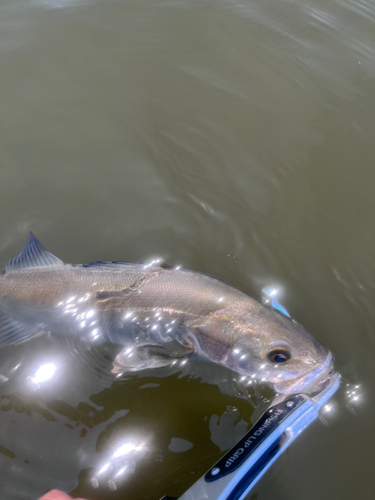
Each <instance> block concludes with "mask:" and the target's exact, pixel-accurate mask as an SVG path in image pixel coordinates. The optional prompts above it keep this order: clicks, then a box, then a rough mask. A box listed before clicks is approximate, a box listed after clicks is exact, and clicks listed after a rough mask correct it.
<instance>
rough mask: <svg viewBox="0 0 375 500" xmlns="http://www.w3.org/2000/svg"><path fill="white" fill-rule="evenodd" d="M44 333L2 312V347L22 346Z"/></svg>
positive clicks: (0, 319)
mask: <svg viewBox="0 0 375 500" xmlns="http://www.w3.org/2000/svg"><path fill="white" fill-rule="evenodd" d="M42 333H44V332H43V331H42V329H41V328H38V327H35V326H29V325H26V324H25V323H21V322H20V321H17V320H16V319H14V318H12V317H11V316H10V315H9V314H7V313H4V312H2V311H0V346H3V345H10V344H21V343H22V342H25V341H26V340H29V339H30V338H31V337H36V336H37V335H41V334H42Z"/></svg>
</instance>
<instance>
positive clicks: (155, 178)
mask: <svg viewBox="0 0 375 500" xmlns="http://www.w3.org/2000/svg"><path fill="white" fill-rule="evenodd" d="M374 20H375V7H374V4H373V3H372V2H367V1H364V0H363V1H362V0H360V1H358V0H357V1H354V0H345V1H343V2H337V1H336V0H328V1H325V2H322V1H321V0H302V1H299V2H296V1H293V0H291V1H288V0H281V1H280V0H279V1H276V0H262V1H261V2H260V1H257V0H254V1H240V0H233V1H230V0H228V1H220V0H219V1H215V2H213V1H211V0H208V1H205V2H203V1H194V0H189V1H187V0H180V1H178V0H171V1H162V0H157V1H150V0H142V1H137V2H136V1H125V0H117V1H111V0H108V1H107V2H105V3H104V2H99V1H85V0H82V1H80V0H56V1H54V0H30V1H28V2H26V1H25V0H17V1H14V0H12V1H10V0H3V1H2V2H1V18H0V67H1V72H0V103H1V114H0V159H1V167H0V210H1V214H2V217H0V234H1V239H0V253H1V255H0V258H1V260H2V261H3V262H5V261H6V260H7V258H9V256H11V255H12V254H14V253H17V252H19V251H20V249H21V248H22V246H23V244H24V242H25V241H26V238H27V233H28V231H29V230H33V231H34V232H35V234H36V236H37V237H38V238H39V239H40V240H41V241H42V242H43V244H44V245H45V246H46V247H47V248H48V249H49V250H50V251H51V252H53V253H54V254H56V255H57V256H58V257H59V258H61V259H62V260H64V261H65V262H71V263H81V262H90V261H95V260H126V261H142V260H145V259H149V258H154V257H160V258H163V259H164V260H166V261H167V262H169V263H170V264H173V265H174V264H178V265H182V266H184V267H186V268H190V269H195V270H197V271H202V272H205V273H209V274H212V275H216V276H221V277H222V278H224V279H226V280H229V281H230V282H232V283H233V284H234V285H235V286H237V287H239V288H241V289H242V290H244V291H246V292H248V293H249V294H250V295H252V296H254V297H255V298H260V296H261V289H262V288H263V287H264V286H266V285H271V284H274V285H275V286H278V287H281V288H282V290H283V295H282V299H281V301H282V303H283V305H284V306H285V307H286V308H287V309H288V311H289V312H290V313H291V315H292V316H293V317H294V318H295V319H296V320H297V321H298V322H300V323H302V324H303V325H304V326H305V327H306V328H307V329H308V330H309V331H310V332H311V333H312V334H313V335H314V336H315V337H316V338H318V339H319V340H321V341H322V342H324V343H325V344H326V345H327V346H328V347H329V348H330V349H331V350H332V352H333V353H334V354H335V356H336V360H337V369H338V370H339V371H340V372H341V373H342V374H343V377H344V384H343V388H342V390H341V391H340V393H339V394H338V395H337V396H336V397H335V398H334V401H333V402H332V407H330V411H326V412H325V413H324V415H322V419H321V421H318V422H316V423H315V424H314V425H312V426H311V427H310V428H309V429H308V430H307V431H306V432H305V433H304V434H303V435H302V436H301V438H300V439H298V440H297V442H296V443H295V444H294V445H293V446H292V447H291V448H290V450H289V451H288V452H287V453H286V454H284V456H282V457H281V458H280V459H279V460H278V461H277V463H276V464H275V465H274V466H273V468H272V469H271V470H270V471H269V472H268V473H267V475H266V476H264V478H263V479H262V480H261V482H259V484H258V485H257V486H256V488H255V490H254V492H253V493H252V494H251V495H250V497H249V498H251V499H252V500H254V499H257V500H268V499H271V498H275V497H277V498H278V499H279V500H300V499H301V497H303V498H304V499H306V500H312V499H316V498H319V499H320V500H331V499H332V498H340V499H342V500H349V499H352V498H366V499H367V498H372V497H373V486H372V470H373V468H374V465H375V452H374V449H375V437H374V432H373V430H372V427H373V425H372V424H373V413H374V410H375V404H374V400H373V389H372V388H373V386H374V384H375V368H374V358H375V334H374V326H373V325H374V319H375V318H374V309H373V304H374V299H375V257H374V256H375V241H374V220H375V217H374V216H375V197H374V195H373V191H374V183H375V169H374V157H375V143H374V127H375V85H374V79H375V65H374V57H375V30H374ZM114 355H115V353H114V351H113V348H112V347H111V346H95V347H93V348H92V349H87V346H83V345H81V344H79V343H74V342H73V341H70V340H64V339H56V338H55V337H54V336H53V335H52V336H50V337H48V338H47V337H39V338H36V339H34V340H32V341H30V342H27V343H25V344H21V345H18V346H9V347H5V348H2V349H1V350H0V374H1V381H0V397H1V402H0V467H1V470H2V472H1V479H0V494H1V495H0V496H1V498H4V500H22V499H25V500H26V499H27V500H33V499H36V498H37V497H38V496H39V495H41V494H42V493H44V492H45V491H46V490H48V489H50V488H53V487H58V488H61V489H63V490H65V491H67V492H72V494H73V495H75V496H78V495H80V496H85V497H87V498H89V499H90V500H96V499H101V498H103V499H104V498H105V499H108V500H111V499H122V498H127V499H129V500H130V499H139V498H142V499H145V500H146V499H150V500H154V499H157V498H159V497H160V496H161V495H162V494H169V495H175V496H177V495H180V494H181V493H182V492H183V491H185V490H186V488H188V487H189V485H190V484H192V483H193V482H194V481H195V480H196V479H197V478H198V477H199V476H200V475H201V474H202V473H203V472H204V471H205V470H206V469H207V468H209V467H210V466H211V465H212V464H213V463H214V462H215V461H216V460H217V459H218V457H220V456H221V454H222V453H223V452H224V451H225V450H226V449H227V448H228V447H230V446H231V445H232V444H233V443H234V442H235V440H236V439H238V438H239V437H240V436H241V435H242V434H243V433H244V432H245V431H246V430H247V428H248V427H249V426H250V425H251V423H252V422H253V421H254V419H255V418H256V417H257V415H258V414H259V412H260V411H261V410H262V408H264V407H265V405H267V404H268V403H267V402H264V401H263V398H264V397H265V398H267V399H268V398H270V397H271V396H272V394H270V391H267V389H266V388H264V387H263V388H262V387H261V388H258V389H256V390H255V389H253V388H252V387H251V386H241V387H240V386H239V385H238V384H237V383H236V382H234V381H233V378H234V375H233V373H232V372H229V371H228V370H225V369H224V368H218V367H212V366H211V367H210V366H208V365H204V366H200V365H199V364H198V365H197V364H195V365H191V364H187V365H184V366H175V367H173V369H171V370H169V371H168V370H166V369H163V370H162V371H158V372H157V373H156V372H150V371H148V372H145V373H143V374H142V376H141V377H138V376H134V375H133V376H131V377H129V378H128V379H127V380H125V379H118V380H113V377H112V376H111V374H110V370H111V360H112V359H113V357H114ZM52 365H53V368H52ZM41 367H44V369H42V371H41V372H39V371H38V370H40V368H41ZM46 367H47V368H46ZM43 370H44V371H43ZM246 383H247V382H246ZM346 384H349V385H348V386H347V385H346ZM242 385H243V384H242ZM357 386H358V387H357ZM244 387H245V388H247V389H248V391H247V390H245V388H244ZM356 387H357V388H356ZM353 391H356V392H353ZM254 407H255V409H254ZM122 469H124V470H123V471H122V473H121V474H119V476H118V477H115V475H116V474H118V473H119V472H120V471H121V470H122ZM115 488H116V489H115Z"/></svg>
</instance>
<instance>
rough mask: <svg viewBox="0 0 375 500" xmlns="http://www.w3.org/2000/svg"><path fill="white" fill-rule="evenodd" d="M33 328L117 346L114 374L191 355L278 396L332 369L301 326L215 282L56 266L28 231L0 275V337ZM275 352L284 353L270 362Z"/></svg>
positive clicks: (9, 338) (157, 271) (143, 269)
mask: <svg viewBox="0 0 375 500" xmlns="http://www.w3.org/2000/svg"><path fill="white" fill-rule="evenodd" d="M40 331H49V332H53V333H57V334H63V335H71V336H74V337H77V338H80V339H82V340H84V341H90V342H112V343H116V344H120V345H123V346H124V349H123V350H122V351H121V353H120V354H119V355H118V357H117V358H116V360H115V370H117V371H121V370H123V371H125V370H139V369H144V368H146V367H158V366H164V365H167V364H170V363H171V362H173V361H174V360H176V359H179V358H181V357H183V356H184V355H189V354H191V353H193V352H194V353H195V355H196V356H198V357H201V358H203V359H206V360H210V361H212V362H215V363H219V364H222V365H224V366H227V367H229V368H231V369H233V370H235V371H237V372H239V373H241V374H244V375H249V376H252V377H253V378H256V379H262V380H264V381H267V382H269V383H270V384H272V385H274V386H275V388H276V389H277V390H278V391H279V392H283V393H293V392H300V391H302V390H305V391H309V390H312V389H313V387H314V386H315V385H316V384H318V383H319V382H321V380H322V379H324V377H327V375H328V373H329V371H330V370H331V369H332V367H333V357H332V355H331V353H330V352H329V351H328V349H327V348H326V347H324V346H323V345H322V344H320V343H319V342H317V341H316V340H315V339H314V338H313V337H312V336H311V335H310V334H308V333H307V332H306V330H304V329H303V327H301V326H300V325H298V324H297V323H295V322H294V321H292V320H290V319H289V318H287V317H286V316H284V315H281V314H279V313H277V312H276V311H274V310H273V309H271V308H268V307H265V306H263V305H262V304H260V303H258V302H257V301H255V300H254V299H252V298H251V297H249V296H248V295H246V294H244V293H243V292H241V291H239V290H237V289H236V288H234V287H232V286H230V285H228V284H226V283H223V282H221V281H220V280H217V279H215V278H212V277H210V276H206V275H204V274H200V273H196V272H193V271H187V270H183V269H178V270H177V269H165V268H163V267H160V266H157V265H147V264H129V263H94V264H91V265H69V264H63V263H62V262H61V261H60V260H59V259H57V258H56V257H54V256H52V255H51V254H49V253H48V252H47V251H46V250H45V249H44V248H43V247H42V246H41V244H40V243H39V242H38V241H37V240H36V238H35V237H34V236H33V235H31V236H30V238H29V241H28V243H27V244H26V246H25V248H24V250H23V251H22V252H21V253H20V254H19V255H18V256H16V257H14V258H13V259H11V260H10V261H9V262H8V263H7V266H6V269H5V273H4V274H3V275H1V276H0V343H9V342H19V341H22V340H24V339H25V338H27V337H30V336H33V335H35V334H37V333H38V332H40ZM275 349H282V350H284V351H286V352H288V353H289V354H290V359H289V360H287V361H286V362H285V363H282V364H281V363H274V362H272V361H271V360H270V359H269V354H270V352H271V351H274V350H275Z"/></svg>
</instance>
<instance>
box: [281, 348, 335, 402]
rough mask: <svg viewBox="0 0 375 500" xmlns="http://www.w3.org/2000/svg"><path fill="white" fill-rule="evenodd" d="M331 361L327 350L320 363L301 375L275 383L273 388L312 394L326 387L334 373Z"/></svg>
mask: <svg viewBox="0 0 375 500" xmlns="http://www.w3.org/2000/svg"><path fill="white" fill-rule="evenodd" d="M333 361H334V359H333V356H332V353H330V352H329V353H328V355H327V358H326V359H325V361H324V362H323V363H322V364H321V365H319V366H317V367H315V368H313V369H312V370H310V371H308V372H307V373H305V374H304V375H303V376H302V377H299V378H296V379H293V380H290V381H286V382H284V383H279V384H275V390H276V391H277V392H278V393H280V394H297V393H299V392H306V393H308V394H312V393H315V392H320V391H322V390H323V389H325V388H326V387H327V385H328V384H329V381H330V379H331V376H332V375H333V374H334V373H335V371H334V370H333Z"/></svg>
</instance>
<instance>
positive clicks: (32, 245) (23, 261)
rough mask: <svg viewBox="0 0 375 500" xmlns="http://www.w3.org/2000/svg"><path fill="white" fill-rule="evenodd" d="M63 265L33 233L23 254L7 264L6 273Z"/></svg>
mask: <svg viewBox="0 0 375 500" xmlns="http://www.w3.org/2000/svg"><path fill="white" fill-rule="evenodd" d="M63 265H64V263H63V262H62V261H61V260H60V259H58V258H57V257H55V256H54V255H52V254H51V253H49V252H47V250H46V249H45V248H44V246H43V245H42V244H41V243H39V241H38V240H37V239H36V238H35V236H34V235H33V233H30V235H29V239H28V240H27V243H26V245H25V246H24V248H23V250H22V252H20V253H19V254H18V255H15V256H14V257H12V258H11V259H9V260H8V262H7V263H6V264H5V271H16V270H19V269H25V268H27V267H40V266H63Z"/></svg>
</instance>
